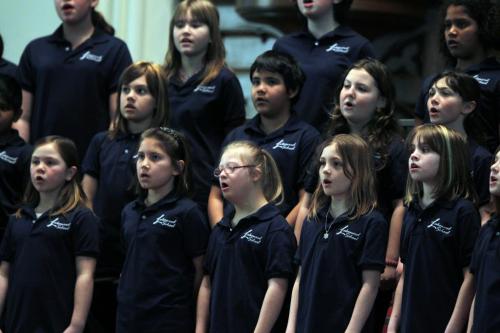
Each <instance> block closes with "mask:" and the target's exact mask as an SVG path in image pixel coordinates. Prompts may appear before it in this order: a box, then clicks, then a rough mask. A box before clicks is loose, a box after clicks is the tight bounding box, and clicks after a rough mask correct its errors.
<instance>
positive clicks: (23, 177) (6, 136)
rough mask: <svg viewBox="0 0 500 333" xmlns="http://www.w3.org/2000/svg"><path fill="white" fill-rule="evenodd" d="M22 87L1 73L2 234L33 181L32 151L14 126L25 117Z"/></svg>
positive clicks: (0, 201)
mask: <svg viewBox="0 0 500 333" xmlns="http://www.w3.org/2000/svg"><path fill="white" fill-rule="evenodd" d="M21 101H22V97H21V87H20V86H19V84H18V83H17V81H16V80H15V79H14V78H12V77H10V76H7V75H4V74H0V204H1V205H0V235H1V234H3V230H4V228H5V226H6V224H7V220H8V215H10V214H13V213H14V212H15V211H16V210H17V208H19V207H17V204H18V203H19V202H20V201H21V196H22V193H23V192H24V189H25V188H26V184H27V182H28V179H29V172H28V170H29V169H28V168H29V161H30V157H31V151H32V148H31V146H30V145H28V144H26V143H25V142H24V141H23V139H21V138H20V137H19V134H18V133H17V131H16V130H14V129H12V128H11V126H12V123H13V122H15V121H16V120H17V119H19V116H20V115H21Z"/></svg>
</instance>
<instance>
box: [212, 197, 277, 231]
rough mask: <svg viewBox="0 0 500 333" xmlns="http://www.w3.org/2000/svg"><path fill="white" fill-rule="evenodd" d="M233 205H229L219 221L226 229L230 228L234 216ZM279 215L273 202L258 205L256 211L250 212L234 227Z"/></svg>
mask: <svg viewBox="0 0 500 333" xmlns="http://www.w3.org/2000/svg"><path fill="white" fill-rule="evenodd" d="M234 213H235V210H234V207H233V206H231V207H230V210H229V212H228V214H227V215H225V216H224V217H223V218H222V220H221V221H220V222H219V224H220V225H221V226H222V227H224V228H227V229H231V220H232V219H233V217H234ZM278 215H280V211H279V209H278V208H276V206H274V205H273V204H270V203H268V204H266V205H264V206H262V207H260V208H259V209H258V210H257V211H256V212H254V213H253V214H250V215H248V216H246V217H244V218H242V219H241V220H240V222H239V223H238V225H237V226H236V227H235V229H236V228H241V227H244V226H247V225H252V224H258V223H262V222H266V221H269V220H272V219H273V218H275V217H276V216H278Z"/></svg>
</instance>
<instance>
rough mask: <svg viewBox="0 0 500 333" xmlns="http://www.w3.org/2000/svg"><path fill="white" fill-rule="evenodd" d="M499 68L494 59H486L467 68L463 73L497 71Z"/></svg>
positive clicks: (499, 64) (499, 65)
mask: <svg viewBox="0 0 500 333" xmlns="http://www.w3.org/2000/svg"><path fill="white" fill-rule="evenodd" d="M499 68H500V63H499V62H498V61H497V59H496V58H495V57H488V58H486V59H484V60H483V61H481V62H480V63H477V64H474V65H471V66H469V67H467V69H466V70H465V72H476V71H487V70H498V69H499Z"/></svg>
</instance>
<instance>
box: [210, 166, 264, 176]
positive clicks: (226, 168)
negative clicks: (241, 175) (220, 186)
mask: <svg viewBox="0 0 500 333" xmlns="http://www.w3.org/2000/svg"><path fill="white" fill-rule="evenodd" d="M253 167H256V165H250V164H249V165H237V164H226V165H219V166H218V167H217V168H215V170H214V176H215V177H219V176H220V174H221V173H222V171H226V174H228V175H230V174H232V173H233V172H234V171H235V170H236V169H240V168H253Z"/></svg>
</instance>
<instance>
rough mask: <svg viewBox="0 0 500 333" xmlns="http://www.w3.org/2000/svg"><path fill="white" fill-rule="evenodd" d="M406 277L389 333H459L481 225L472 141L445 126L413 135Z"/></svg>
mask: <svg viewBox="0 0 500 333" xmlns="http://www.w3.org/2000/svg"><path fill="white" fill-rule="evenodd" d="M407 143H408V148H409V151H410V153H411V156H410V158H409V160H408V167H409V177H408V183H407V189H406V197H405V202H406V204H407V206H408V208H407V211H406V213H405V217H404V224H403V230H402V232H401V262H402V263H403V264H404V268H403V275H402V276H401V279H400V280H399V283H398V287H397V289H396V295H395V299H394V306H393V310H392V315H391V320H390V323H389V332H396V331H398V329H399V330H400V331H401V332H403V333H406V332H444V331H445V329H446V330H449V332H460V331H462V330H463V329H464V326H465V323H466V321H467V314H468V313H469V309H470V304H471V301H472V297H470V296H469V295H470V294H471V288H472V283H471V281H472V279H471V275H470V273H469V268H468V267H469V264H470V259H471V255H472V249H473V247H474V242H475V240H476V236H477V233H478V231H479V227H480V218H479V214H478V212H477V210H476V208H475V207H474V204H473V203H472V201H470V199H474V197H475V192H474V187H473V185H472V180H471V176H470V172H469V167H468V162H469V158H468V152H467V145H466V143H465V139H464V138H463V136H462V135H460V134H459V133H457V132H455V131H453V130H451V129H448V128H446V127H444V126H442V125H422V126H419V127H417V128H415V129H414V130H413V131H412V132H411V133H410V134H409V136H408V138H407Z"/></svg>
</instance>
